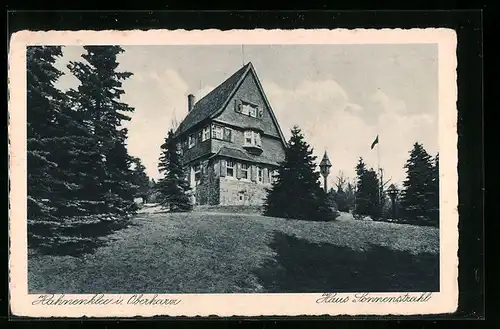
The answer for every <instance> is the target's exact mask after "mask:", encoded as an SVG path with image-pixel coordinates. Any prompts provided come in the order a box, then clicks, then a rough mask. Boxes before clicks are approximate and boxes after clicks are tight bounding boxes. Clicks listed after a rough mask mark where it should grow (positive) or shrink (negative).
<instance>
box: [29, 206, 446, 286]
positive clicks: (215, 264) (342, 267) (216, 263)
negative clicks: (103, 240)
mask: <svg viewBox="0 0 500 329" xmlns="http://www.w3.org/2000/svg"><path fill="white" fill-rule="evenodd" d="M133 224H134V225H132V226H131V227H129V228H126V229H123V230H120V231H117V232H116V233H114V234H113V235H111V236H110V237H109V240H110V242H109V243H108V244H107V245H105V246H101V247H99V248H97V249H96V250H95V251H94V252H93V253H90V254H85V255H81V256H79V257H74V256H49V255H39V254H31V255H30V256H29V260H28V275H29V278H28V286H29V292H30V293H236V292H237V293H260V292H296V293H297V292H298V293H300V292H304V293H305V292H336V291H337V292H342V291H345V292H347V291H349V292H356V291H372V292H375V291H386V292H389V291H438V290H439V231H438V230H437V229H435V228H432V227H417V226H409V225H401V224H390V223H381V222H365V221H343V220H337V221H334V222H303V221H296V220H285V219H278V218H270V217H263V216H258V215H250V214H222V213H217V212H213V213H210V212H204V213H192V214H151V213H150V214H140V215H138V216H137V217H136V218H135V219H134V220H133Z"/></svg>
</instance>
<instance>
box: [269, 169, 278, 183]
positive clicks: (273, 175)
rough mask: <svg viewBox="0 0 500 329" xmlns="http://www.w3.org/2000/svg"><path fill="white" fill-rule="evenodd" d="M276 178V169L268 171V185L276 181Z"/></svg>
mask: <svg viewBox="0 0 500 329" xmlns="http://www.w3.org/2000/svg"><path fill="white" fill-rule="evenodd" d="M277 176H278V170H277V169H274V170H269V182H270V183H274V182H276V181H277V180H278V178H277Z"/></svg>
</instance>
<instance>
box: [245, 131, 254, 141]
mask: <svg viewBox="0 0 500 329" xmlns="http://www.w3.org/2000/svg"><path fill="white" fill-rule="evenodd" d="M248 138H250V142H248ZM245 145H253V131H251V130H246V131H245Z"/></svg>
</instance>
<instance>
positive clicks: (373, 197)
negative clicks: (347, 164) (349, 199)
mask: <svg viewBox="0 0 500 329" xmlns="http://www.w3.org/2000/svg"><path fill="white" fill-rule="evenodd" d="M356 176H357V183H356V198H355V213H356V214H357V215H360V216H370V217H372V218H373V219H376V218H379V217H380V215H381V211H380V202H379V186H380V185H379V179H378V177H377V174H376V172H375V170H373V168H369V169H368V168H367V167H366V164H365V162H364V161H363V158H359V160H358V164H357V165H356Z"/></svg>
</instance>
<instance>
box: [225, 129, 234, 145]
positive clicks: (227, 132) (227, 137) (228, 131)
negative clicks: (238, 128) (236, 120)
mask: <svg viewBox="0 0 500 329" xmlns="http://www.w3.org/2000/svg"><path fill="white" fill-rule="evenodd" d="M231 138H232V130H231V129H229V128H224V140H225V141H226V142H230V141H231Z"/></svg>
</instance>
